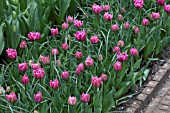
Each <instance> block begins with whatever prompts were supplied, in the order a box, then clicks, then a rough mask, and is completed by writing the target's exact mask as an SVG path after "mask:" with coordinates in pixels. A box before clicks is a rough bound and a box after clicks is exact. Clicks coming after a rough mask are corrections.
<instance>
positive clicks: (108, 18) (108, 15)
mask: <svg viewBox="0 0 170 113" xmlns="http://www.w3.org/2000/svg"><path fill="white" fill-rule="evenodd" d="M112 18H113V15H112V14H109V13H108V12H106V13H105V14H104V20H107V21H110V20H112Z"/></svg>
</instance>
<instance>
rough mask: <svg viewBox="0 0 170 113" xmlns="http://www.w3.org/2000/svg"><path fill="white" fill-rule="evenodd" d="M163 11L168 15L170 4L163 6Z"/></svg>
mask: <svg viewBox="0 0 170 113" xmlns="http://www.w3.org/2000/svg"><path fill="white" fill-rule="evenodd" d="M164 11H165V12H167V13H170V4H165V5H164Z"/></svg>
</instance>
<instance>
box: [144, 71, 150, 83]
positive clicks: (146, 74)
mask: <svg viewBox="0 0 170 113" xmlns="http://www.w3.org/2000/svg"><path fill="white" fill-rule="evenodd" d="M148 74H149V69H146V70H145V71H144V76H143V80H144V81H145V80H146V78H147V77H148Z"/></svg>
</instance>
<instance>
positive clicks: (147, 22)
mask: <svg viewBox="0 0 170 113" xmlns="http://www.w3.org/2000/svg"><path fill="white" fill-rule="evenodd" d="M148 24H149V20H148V19H147V18H144V19H143V20H142V25H143V26H147V25H148Z"/></svg>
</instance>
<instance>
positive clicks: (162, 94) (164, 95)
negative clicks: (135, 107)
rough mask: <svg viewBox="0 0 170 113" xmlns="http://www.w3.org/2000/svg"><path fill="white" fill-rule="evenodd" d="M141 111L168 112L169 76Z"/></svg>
mask: <svg viewBox="0 0 170 113" xmlns="http://www.w3.org/2000/svg"><path fill="white" fill-rule="evenodd" d="M143 113H170V78H169V79H168V80H167V81H166V82H165V84H164V85H163V87H162V88H161V89H160V90H159V91H158V93H157V95H156V97H155V98H153V100H152V101H151V102H150V103H149V105H148V106H147V108H146V109H145V110H144V112H143Z"/></svg>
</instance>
